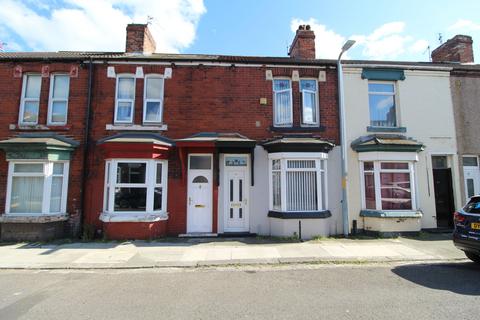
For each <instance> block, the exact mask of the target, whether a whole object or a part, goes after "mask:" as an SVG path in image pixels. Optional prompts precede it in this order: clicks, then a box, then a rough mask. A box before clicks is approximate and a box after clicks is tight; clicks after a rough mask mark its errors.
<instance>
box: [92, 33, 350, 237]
mask: <svg viewBox="0 0 480 320" xmlns="http://www.w3.org/2000/svg"><path fill="white" fill-rule="evenodd" d="M308 29H309V28H308ZM308 29H307V28H306V27H305V26H302V27H301V28H299V30H298V31H297V35H296V37H295V39H294V42H293V44H292V49H291V51H290V57H285V58H265V57H239V56H214V55H170V54H158V53H154V50H155V42H154V40H153V39H152V37H151V35H150V33H149V31H148V28H147V26H145V25H129V26H128V28H127V39H126V52H125V53H118V54H110V55H98V56H94V57H92V60H93V64H94V75H93V78H94V79H95V80H94V83H95V84H94V87H93V95H92V97H93V98H92V126H91V134H90V138H91V141H92V150H91V152H90V153H89V161H88V167H87V171H88V176H89V178H88V183H87V187H86V188H87V190H89V192H88V194H87V197H86V202H85V210H84V214H85V222H86V223H87V224H88V225H91V226H93V229H95V230H98V231H99V232H100V230H101V232H103V233H105V234H106V235H107V237H108V238H152V237H159V236H164V235H181V234H196V235H215V234H262V235H278V236H291V235H293V234H297V235H299V234H300V233H302V234H303V236H306V237H308V236H310V237H311V236H314V235H317V234H318V235H329V234H335V233H337V232H338V231H339V230H338V228H340V226H341V220H340V217H339V212H338V204H339V201H340V199H339V191H338V189H339V186H338V184H337V183H336V181H337V177H336V175H337V172H338V151H337V148H336V147H335V146H336V145H337V144H338V114H337V102H336V99H337V91H336V83H337V75H336V69H335V62H333V61H322V60H316V59H315V43H314V38H315V36H314V34H313V31H311V30H308Z"/></svg>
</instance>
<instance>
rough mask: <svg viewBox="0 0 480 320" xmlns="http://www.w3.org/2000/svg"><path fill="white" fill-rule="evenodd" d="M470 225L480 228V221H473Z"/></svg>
mask: <svg viewBox="0 0 480 320" xmlns="http://www.w3.org/2000/svg"><path fill="white" fill-rule="evenodd" d="M470 227H471V228H472V229H475V230H480V222H472V224H471V225H470Z"/></svg>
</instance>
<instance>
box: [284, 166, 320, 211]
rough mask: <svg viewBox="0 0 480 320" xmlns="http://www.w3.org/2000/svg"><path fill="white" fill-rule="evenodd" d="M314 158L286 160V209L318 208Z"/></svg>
mask: <svg viewBox="0 0 480 320" xmlns="http://www.w3.org/2000/svg"><path fill="white" fill-rule="evenodd" d="M315 167H316V166H315V160H288V161H287V172H286V175H287V210H288V211H315V210H317V208H318V199H317V172H316V168H315Z"/></svg>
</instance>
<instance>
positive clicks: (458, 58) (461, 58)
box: [432, 34, 474, 63]
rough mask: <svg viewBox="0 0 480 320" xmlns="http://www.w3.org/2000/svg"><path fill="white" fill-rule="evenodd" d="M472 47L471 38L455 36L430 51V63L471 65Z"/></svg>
mask: <svg viewBox="0 0 480 320" xmlns="http://www.w3.org/2000/svg"><path fill="white" fill-rule="evenodd" d="M472 45H473V40H472V37H470V36H465V35H461V34H459V35H456V36H455V37H453V38H452V39H449V40H447V41H446V42H445V43H443V44H441V45H440V46H439V47H438V48H436V49H435V50H433V51H432V62H460V63H473V61H474V60H473V47H472Z"/></svg>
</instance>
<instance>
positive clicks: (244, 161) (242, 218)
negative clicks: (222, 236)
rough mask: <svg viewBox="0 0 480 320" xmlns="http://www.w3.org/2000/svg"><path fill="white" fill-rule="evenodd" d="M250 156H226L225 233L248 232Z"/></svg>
mask: <svg viewBox="0 0 480 320" xmlns="http://www.w3.org/2000/svg"><path fill="white" fill-rule="evenodd" d="M248 160H249V158H248V155H237V156H233V155H225V160H224V168H225V171H224V172H225V178H224V188H223V189H224V190H225V191H224V195H223V197H224V199H225V212H224V222H225V224H224V228H223V230H224V232H248V231H249V230H250V229H249V222H248V218H249V216H248V195H249V185H250V184H249V179H248V178H249V161H248Z"/></svg>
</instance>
